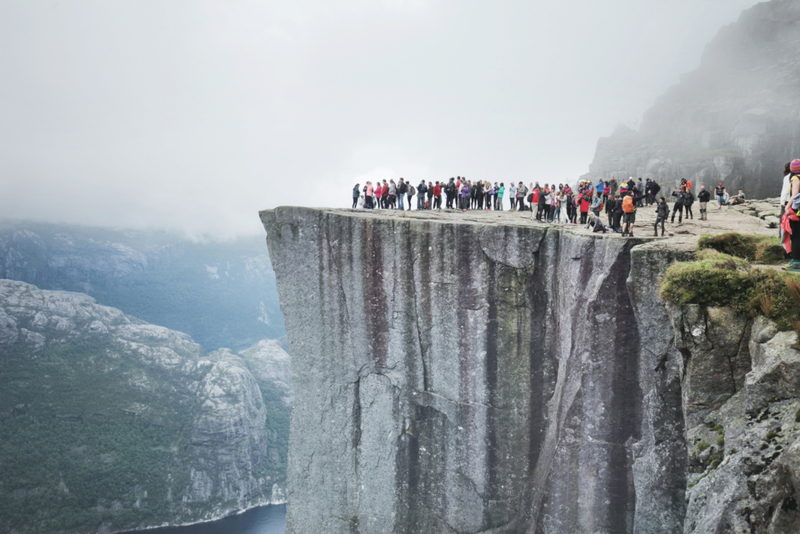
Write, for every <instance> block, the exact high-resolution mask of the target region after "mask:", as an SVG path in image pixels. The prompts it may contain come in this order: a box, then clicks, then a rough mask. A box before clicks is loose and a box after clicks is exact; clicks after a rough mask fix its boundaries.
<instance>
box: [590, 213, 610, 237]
mask: <svg viewBox="0 0 800 534" xmlns="http://www.w3.org/2000/svg"><path fill="white" fill-rule="evenodd" d="M586 228H589V229H590V230H591V231H592V233H597V232H603V233H606V232H607V231H608V228H606V225H604V224H603V221H601V220H600V217H598V216H597V215H595V214H594V212H591V213H589V220H588V221H586Z"/></svg>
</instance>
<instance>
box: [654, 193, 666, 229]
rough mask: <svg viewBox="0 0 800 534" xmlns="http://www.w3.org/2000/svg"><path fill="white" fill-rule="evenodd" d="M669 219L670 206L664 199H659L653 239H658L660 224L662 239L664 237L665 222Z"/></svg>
mask: <svg viewBox="0 0 800 534" xmlns="http://www.w3.org/2000/svg"><path fill="white" fill-rule="evenodd" d="M668 217H669V205H668V204H667V201H666V200H664V197H661V198H660V199H658V204H657V205H656V223H655V224H654V225H653V237H658V223H661V237H664V222H666V220H667V218H668Z"/></svg>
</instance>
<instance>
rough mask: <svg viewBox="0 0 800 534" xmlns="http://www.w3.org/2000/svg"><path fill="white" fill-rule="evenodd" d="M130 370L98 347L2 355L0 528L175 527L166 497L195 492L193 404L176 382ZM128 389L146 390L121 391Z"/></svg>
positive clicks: (126, 360) (138, 366)
mask: <svg viewBox="0 0 800 534" xmlns="http://www.w3.org/2000/svg"><path fill="white" fill-rule="evenodd" d="M111 354H113V357H109V355H111ZM98 360H102V363H101V364H99V365H98ZM134 360H135V357H134V356H132V355H131V354H129V353H127V352H126V351H125V350H121V349H120V347H115V346H113V345H111V344H108V343H107V342H104V341H102V340H100V339H94V340H88V341H87V340H83V341H72V342H67V343H65V344H63V345H60V346H57V347H55V348H53V349H50V350H46V351H45V352H44V353H43V354H41V355H38V357H37V358H35V359H31V358H30V357H29V356H27V355H23V354H4V357H3V359H2V360H0V377H2V379H1V380H0V413H4V414H7V416H6V417H5V418H4V419H3V421H2V425H0V472H2V473H3V477H2V483H0V524H2V525H4V527H6V528H8V529H9V530H13V529H18V530H20V531H26V530H27V528H26V527H30V525H32V524H36V525H38V527H37V531H39V532H55V531H60V530H70V529H77V528H79V527H82V528H85V527H86V526H87V525H96V526H99V525H100V523H101V522H110V523H111V524H113V525H115V526H129V525H135V524H136V523H138V522H140V521H141V520H143V519H147V518H159V517H164V518H166V517H169V511H170V510H169V509H170V506H171V503H170V498H169V496H168V495H169V493H170V492H172V491H173V489H174V493H176V494H178V493H182V492H183V490H184V488H186V487H187V486H188V484H189V471H188V467H187V466H186V465H184V462H183V461H182V459H181V455H182V454H183V451H184V450H185V449H186V447H187V446H188V445H189V437H190V436H188V435H187V431H188V430H189V429H190V425H188V424H187V422H190V421H191V417H192V414H191V406H192V405H191V400H192V397H193V395H192V392H191V391H189V390H188V388H187V386H186V385H184V384H182V383H181V380H180V379H179V377H178V376H177V375H176V376H171V375H170V374H168V373H167V372H166V371H164V370H163V369H159V368H157V367H154V366H153V367H148V366H147V365H143V364H142V362H139V361H134ZM132 381H135V382H138V383H146V384H147V386H148V387H146V388H136V387H125V386H126V385H127V384H128V383H130V382H132ZM120 386H122V387H120ZM132 407H133V408H134V409H131V408H132ZM135 407H141V412H137V411H136V409H135ZM145 492H146V495H147V496H146V498H145V497H144V495H145ZM137 500H139V507H136V506H135V503H136V501H137ZM115 505H116V507H119V506H120V505H121V506H122V509H121V510H118V511H116V512H114V511H112V507H115Z"/></svg>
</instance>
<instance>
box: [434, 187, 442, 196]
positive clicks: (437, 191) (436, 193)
mask: <svg viewBox="0 0 800 534" xmlns="http://www.w3.org/2000/svg"><path fill="white" fill-rule="evenodd" d="M433 196H435V197H439V196H442V186H440V185H439V184H436V185H434V186H433Z"/></svg>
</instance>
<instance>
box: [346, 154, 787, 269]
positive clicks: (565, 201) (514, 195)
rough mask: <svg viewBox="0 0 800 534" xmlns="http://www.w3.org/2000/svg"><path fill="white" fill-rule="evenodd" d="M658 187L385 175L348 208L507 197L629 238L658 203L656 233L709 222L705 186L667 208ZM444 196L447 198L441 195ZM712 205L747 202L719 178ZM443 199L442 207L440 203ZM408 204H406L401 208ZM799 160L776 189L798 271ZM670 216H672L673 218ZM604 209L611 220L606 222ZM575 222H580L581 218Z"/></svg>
mask: <svg viewBox="0 0 800 534" xmlns="http://www.w3.org/2000/svg"><path fill="white" fill-rule="evenodd" d="M661 190H662V188H661V186H660V185H659V184H658V183H657V182H656V181H655V180H653V179H650V178H648V179H647V180H645V181H642V179H641V178H639V179H638V180H634V179H633V178H629V179H628V180H622V181H620V182H618V181H617V180H616V179H615V178H614V177H612V178H611V179H610V180H600V181H598V182H597V183H592V182H591V181H590V180H582V181H580V182H579V183H578V185H577V187H576V188H574V189H573V188H572V187H571V186H569V185H567V184H558V185H556V184H548V183H545V184H544V185H540V184H539V182H535V183H530V184H529V185H528V186H526V185H525V184H524V183H523V182H519V183H517V184H514V183H513V182H512V183H509V185H508V186H506V185H505V183H504V182H500V183H498V182H494V183H491V182H488V181H484V180H468V179H466V178H465V177H462V176H457V177H454V178H450V180H448V181H446V182H445V181H441V182H440V181H436V182H431V181H428V182H425V181H424V180H422V181H420V182H419V184H417V185H416V186H415V185H414V184H412V183H411V182H410V181H406V180H405V179H403V178H400V179H399V180H398V181H397V182H395V181H394V179H391V180H388V181H387V180H382V181H380V182H377V183H375V184H372V182H367V183H366V184H365V185H364V186H363V187H362V186H361V184H356V185H355V187H354V188H353V208H354V209H355V208H359V207H360V208H365V209H395V210H405V209H408V210H411V209H412V206H413V205H414V199H415V197H416V208H417V209H418V210H441V209H450V210H461V211H463V212H466V211H467V210H497V211H502V210H503V209H504V203H505V199H506V198H507V199H508V206H509V209H510V210H511V211H528V210H531V211H532V213H531V216H532V217H535V219H536V221H538V222H542V223H550V224H572V225H577V224H581V225H584V226H585V227H586V228H588V229H590V230H591V231H593V232H603V233H605V232H609V231H613V232H618V233H621V234H622V235H623V236H630V237H633V228H634V225H635V223H636V210H637V209H638V208H642V207H644V206H653V205H655V212H656V220H655V224H654V227H653V235H654V236H658V229H659V226H660V227H661V235H662V236H663V235H665V223H666V222H667V220H669V222H670V223H671V224H675V216H676V215H677V216H678V224H681V223H682V222H683V219H684V217H685V218H686V219H694V212H693V209H692V208H693V206H694V203H695V201H697V202H698V204H699V213H698V215H699V219H698V220H701V221H707V220H708V205H709V203H710V201H711V198H712V197H711V192H710V191H707V190H706V188H705V186H701V187H700V191H698V192H697V196H695V193H694V191H693V186H692V182H691V181H689V180H686V179H683V180H681V182H680V185H679V186H678V188H677V189H675V190H674V191H672V192H671V194H670V195H669V196H671V197H674V201H673V204H672V210H670V207H669V204H668V203H667V198H665V196H664V195H661V196H659V193H660V192H661ZM443 197H444V199H443ZM714 198H715V200H716V203H717V209H722V207H723V206H732V205H736V204H740V203H743V202H745V201H746V197H745V194H744V192H743V191H742V190H741V189H739V192H738V194H736V195H729V194H728V192H727V190H726V188H725V187H724V186H723V184H722V183H720V184H718V185H717V187H715V188H714ZM443 201H444V208H443V206H442V203H443ZM406 204H407V208H406ZM798 212H800V159H796V160H794V161H792V162H790V163H787V164H786V166H785V168H784V182H783V185H782V189H781V232H782V234H781V235H782V239H783V242H784V246H785V247H786V248H787V250H789V251H791V254H792V262H791V263H790V264H789V266H788V267H787V270H790V271H797V272H800V215H798ZM670 213H671V217H670ZM601 214H605V216H606V217H607V221H608V223H607V224H606V223H604V222H603V220H602V215H601ZM578 221H580V222H578Z"/></svg>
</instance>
